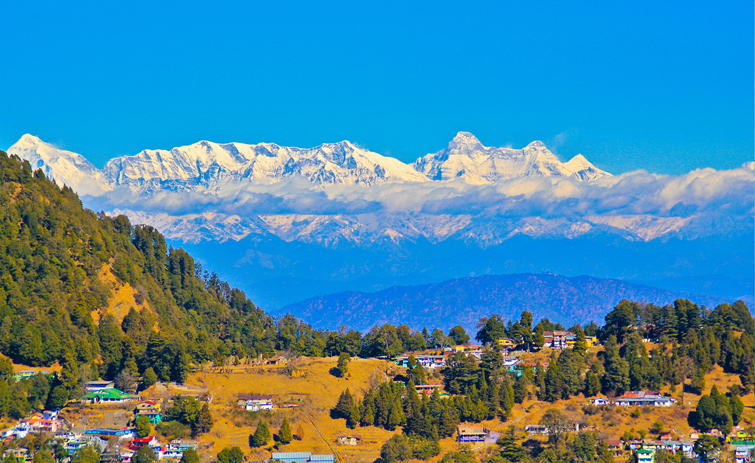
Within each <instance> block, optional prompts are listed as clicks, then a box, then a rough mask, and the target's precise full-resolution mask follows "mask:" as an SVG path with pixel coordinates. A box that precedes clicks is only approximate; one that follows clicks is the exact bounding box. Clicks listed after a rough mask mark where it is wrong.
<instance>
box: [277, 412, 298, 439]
mask: <svg viewBox="0 0 755 463" xmlns="http://www.w3.org/2000/svg"><path fill="white" fill-rule="evenodd" d="M293 438H294V436H293V435H292V434H291V425H289V424H288V418H285V417H284V418H283V423H281V427H280V429H279V430H278V442H280V443H281V444H284V445H285V444H289V443H291V441H292V440H293Z"/></svg>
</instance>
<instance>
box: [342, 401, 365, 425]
mask: <svg viewBox="0 0 755 463" xmlns="http://www.w3.org/2000/svg"><path fill="white" fill-rule="evenodd" d="M361 418H362V417H361V415H360V414H359V406H358V405H357V404H354V405H352V406H351V409H350V410H349V416H348V418H346V426H348V427H349V428H351V429H354V428H356V427H357V426H359V422H360V420H361Z"/></svg>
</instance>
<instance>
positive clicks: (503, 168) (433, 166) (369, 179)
mask: <svg viewBox="0 0 755 463" xmlns="http://www.w3.org/2000/svg"><path fill="white" fill-rule="evenodd" d="M8 154H16V155H18V156H19V157H21V158H23V159H27V160H28V161H29V162H30V163H31V164H32V167H33V168H35V169H37V168H41V169H43V170H44V171H45V173H46V174H47V175H48V176H50V177H52V178H54V179H55V180H56V181H58V182H62V183H65V184H67V185H69V186H70V187H72V188H73V189H74V190H76V191H78V192H80V193H82V194H92V195H96V194H97V193H98V192H100V193H101V192H106V191H110V190H113V189H115V188H117V187H120V186H127V187H129V188H130V189H132V190H133V191H139V192H147V191H152V192H154V191H158V190H163V189H167V190H172V191H188V190H210V191H212V190H213V189H214V188H218V187H219V186H220V185H222V184H224V183H228V182H248V183H252V184H270V183H275V182H278V181H281V180H283V179H285V178H288V177H293V176H299V177H303V178H305V179H307V180H308V181H309V182H311V183H312V184H314V185H324V184H343V185H368V186H369V185H375V184H380V183H396V182H427V181H430V180H447V179H454V178H461V179H463V180H465V181H467V182H469V183H491V182H496V181H499V180H501V179H506V178H513V177H522V176H543V177H548V176H562V177H571V178H575V179H578V180H593V179H596V178H601V177H606V176H610V174H608V173H607V172H604V171H602V170H600V169H597V168H596V167H595V166H593V165H592V164H590V163H589V162H588V161H587V160H586V159H585V158H584V157H583V156H582V155H577V156H575V157H574V158H573V159H571V160H570V161H568V162H566V163H562V162H560V161H559V160H558V158H557V157H556V156H555V155H554V154H553V153H551V152H550V151H548V149H547V148H545V145H543V143H541V142H538V141H536V142H532V143H530V144H529V145H527V147H525V148H524V149H521V150H515V149H510V148H490V147H485V146H483V145H482V144H481V143H480V142H479V140H477V138H475V136H474V135H472V134H470V133H468V132H459V133H458V134H457V135H456V137H454V139H453V140H451V142H450V143H449V144H448V147H447V148H446V149H445V150H443V151H440V152H438V153H434V154H428V155H426V156H423V157H421V158H420V159H418V160H417V161H416V162H415V163H413V164H411V165H407V164H404V163H403V162H401V161H399V160H398V159H395V158H391V157H387V156H383V155H380V154H378V153H374V152H371V151H368V150H365V149H362V148H359V147H357V146H355V145H354V144H352V143H351V142H349V141H342V142H339V143H325V144H322V145H319V146H316V147H314V148H293V147H286V146H279V145H276V144H274V143H258V144H256V145H248V144H243V143H225V144H219V143H213V142H208V141H200V142H197V143H194V144H192V145H188V146H182V147H177V148H173V149H171V150H160V149H158V150H144V151H142V152H140V153H138V154H136V155H134V156H121V157H117V158H114V159H111V160H110V161H108V163H107V164H106V165H105V167H104V168H103V169H102V170H98V169H96V168H95V167H94V166H93V165H92V164H91V163H90V162H89V161H87V160H86V158H84V157H83V156H82V155H80V154H77V153H72V152H70V151H65V150H60V149H57V148H55V147H54V146H52V145H50V144H49V143H45V142H43V141H42V140H40V139H39V138H38V137H35V136H33V135H29V134H26V135H24V136H23V137H21V139H20V140H19V141H18V142H17V143H15V144H14V145H13V146H11V147H10V148H9V149H8Z"/></svg>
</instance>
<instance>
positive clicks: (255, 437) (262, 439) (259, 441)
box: [249, 420, 271, 448]
mask: <svg viewBox="0 0 755 463" xmlns="http://www.w3.org/2000/svg"><path fill="white" fill-rule="evenodd" d="M270 437H271V436H270V428H269V427H268V425H267V423H266V422H265V420H260V422H259V423H258V424H257V430H256V431H254V434H252V435H250V436H249V447H252V448H258V447H263V446H265V445H267V443H268V441H270Z"/></svg>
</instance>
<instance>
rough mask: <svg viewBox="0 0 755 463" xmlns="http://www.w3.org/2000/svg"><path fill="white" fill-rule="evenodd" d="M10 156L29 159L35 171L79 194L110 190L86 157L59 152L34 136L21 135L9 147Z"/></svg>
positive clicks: (63, 151)
mask: <svg viewBox="0 0 755 463" xmlns="http://www.w3.org/2000/svg"><path fill="white" fill-rule="evenodd" d="M8 154H11V155H16V156H18V157H20V158H21V159H25V160H27V161H28V162H29V164H30V165H31V168H32V169H34V170H36V169H42V171H43V172H44V173H45V175H46V176H47V177H49V178H51V179H53V180H55V181H56V182H58V183H60V184H66V185H68V186H70V187H71V188H73V189H74V190H76V192H78V193H80V194H85V195H86V194H90V195H98V194H101V193H103V192H105V191H107V190H108V189H109V188H108V186H107V182H105V181H104V179H103V177H102V175H101V174H100V173H99V171H98V170H97V168H96V167H94V166H93V165H92V164H91V163H90V162H89V161H87V160H86V158H85V157H84V156H82V155H80V154H78V153H73V152H71V151H66V150H61V149H58V148H56V147H55V146H53V145H51V144H50V143H45V142H43V141H42V140H41V139H40V138H39V137H36V136H34V135H31V134H28V133H27V134H25V135H24V136H22V137H21V138H20V139H19V140H18V141H17V142H16V143H15V144H14V145H13V146H11V147H10V148H8Z"/></svg>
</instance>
